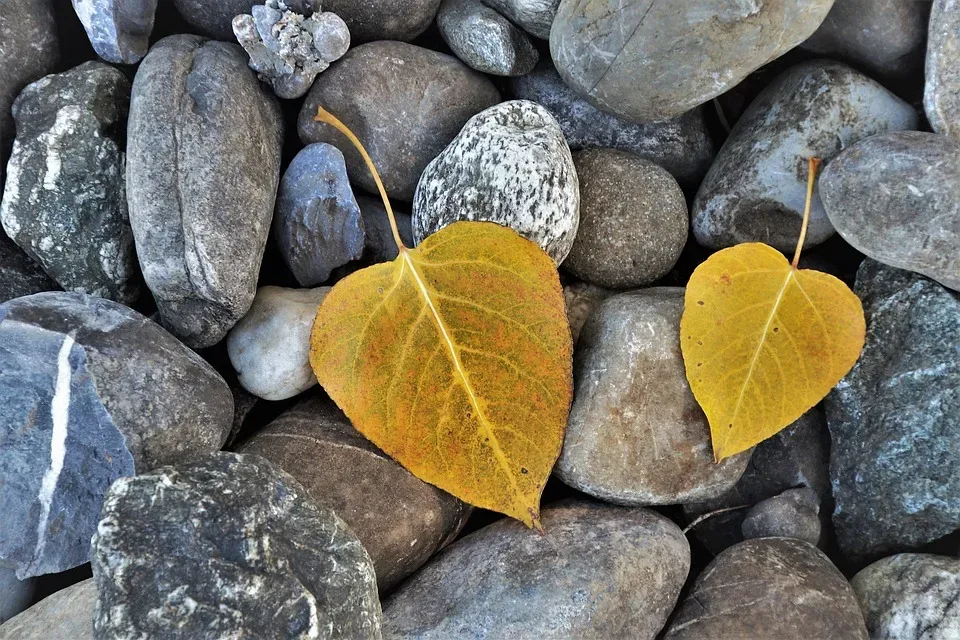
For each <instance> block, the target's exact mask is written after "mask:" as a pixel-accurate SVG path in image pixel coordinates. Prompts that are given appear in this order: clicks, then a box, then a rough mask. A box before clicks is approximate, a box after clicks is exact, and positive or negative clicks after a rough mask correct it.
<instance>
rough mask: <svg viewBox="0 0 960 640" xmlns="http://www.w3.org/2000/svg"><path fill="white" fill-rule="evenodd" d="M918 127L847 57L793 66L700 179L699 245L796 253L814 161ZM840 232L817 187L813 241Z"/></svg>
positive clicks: (695, 217) (911, 113)
mask: <svg viewBox="0 0 960 640" xmlns="http://www.w3.org/2000/svg"><path fill="white" fill-rule="evenodd" d="M917 124H918V117H917V113H916V111H915V110H914V109H913V107H911V106H910V105H909V104H907V103H906V102H904V101H903V100H901V99H900V98H898V97H897V96H895V95H893V94H892V93H890V92H889V91H887V90H886V89H884V88H883V87H882V86H880V85H879V84H877V83H876V82H874V81H873V80H871V79H870V78H868V77H866V76H865V75H863V74H861V73H859V72H857V71H855V70H853V69H851V68H850V67H848V66H846V65H844V64H841V63H839V62H831V61H829V60H814V61H810V62H805V63H802V64H799V65H796V66H794V67H791V68H790V69H788V70H787V71H785V72H784V73H782V74H781V75H779V76H778V77H777V78H775V79H774V80H773V81H772V82H771V83H770V84H769V85H767V87H766V88H765V89H764V90H763V91H762V92H761V93H760V95H758V96H757V97H756V99H755V100H754V101H753V102H752V103H751V104H750V107H749V108H748V109H747V111H746V112H745V113H744V114H743V116H741V118H740V120H739V121H737V124H736V126H735V127H734V128H733V131H731V132H730V137H729V138H727V141H726V143H725V144H724V145H723V148H721V149H720V153H719V154H718V155H717V159H716V161H715V162H714V163H713V166H711V167H710V171H709V172H708V173H707V176H706V177H705V178H704V180H703V183H702V184H701V185H700V190H699V192H698V193H697V197H696V200H695V201H694V203H693V210H692V214H691V217H692V226H693V232H694V235H695V236H696V238H697V242H699V243H700V244H701V245H702V246H704V247H707V248H710V249H720V248H723V247H729V246H733V245H735V244H739V243H741V242H765V243H767V244H769V245H771V246H773V247H775V248H777V249H780V250H783V251H787V250H790V251H792V250H793V248H794V247H795V246H796V244H797V238H798V237H799V236H800V225H801V222H802V220H803V208H804V203H805V201H806V193H807V159H808V158H810V157H811V156H815V157H817V158H821V159H822V160H824V161H827V162H829V161H830V160H831V159H832V158H833V157H834V156H836V155H837V154H838V153H839V152H841V151H842V150H843V149H845V148H847V147H849V146H850V145H852V144H853V143H855V142H857V141H859V140H862V139H863V138H866V137H868V136H872V135H876V134H878V133H886V132H888V131H900V130H903V129H915V128H916V127H917ZM833 233H834V229H833V226H832V225H831V224H830V220H829V219H828V218H827V214H826V212H825V211H824V209H823V203H822V202H821V201H820V197H819V195H818V194H815V195H814V198H813V204H812V207H811V210H810V227H809V230H808V234H807V240H806V246H807V247H813V246H816V245H818V244H820V243H821V242H823V241H824V240H826V239H827V238H829V237H830V236H831V235H833Z"/></svg>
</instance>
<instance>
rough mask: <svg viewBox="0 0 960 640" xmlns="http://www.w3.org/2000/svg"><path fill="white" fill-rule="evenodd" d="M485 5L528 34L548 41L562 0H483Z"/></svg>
mask: <svg viewBox="0 0 960 640" xmlns="http://www.w3.org/2000/svg"><path fill="white" fill-rule="evenodd" d="M483 4H485V5H487V6H488V7H493V8H494V9H496V10H497V11H499V12H500V13H502V14H503V15H505V16H506V17H507V18H509V19H510V22H512V23H514V24H516V25H519V26H520V27H522V28H523V29H524V30H525V31H526V32H527V33H530V34H533V35H535V36H536V37H538V38H541V39H543V40H546V39H548V38H549V37H550V27H552V26H553V19H554V18H555V17H556V15H557V7H558V6H560V0H483Z"/></svg>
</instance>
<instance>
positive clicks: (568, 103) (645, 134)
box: [510, 62, 716, 187]
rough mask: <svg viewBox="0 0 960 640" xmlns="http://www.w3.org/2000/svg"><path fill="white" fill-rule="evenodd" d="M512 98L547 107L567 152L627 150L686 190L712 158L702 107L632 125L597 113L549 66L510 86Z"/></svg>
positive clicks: (696, 182)
mask: <svg viewBox="0 0 960 640" xmlns="http://www.w3.org/2000/svg"><path fill="white" fill-rule="evenodd" d="M510 87H511V93H512V97H514V98H518V99H521V100H532V101H533V102H539V103H540V104H541V105H543V106H544V107H546V109H547V111H549V112H550V113H551V114H552V115H553V117H554V118H556V119H557V123H558V124H559V125H560V128H561V129H562V130H563V135H564V136H565V137H566V138H567V143H568V144H569V145H570V148H571V149H592V148H597V147H599V148H610V149H620V150H622V151H630V152H632V153H635V154H637V155H638V156H640V157H641V158H644V159H645V160H650V161H651V162H654V163H656V164H658V165H660V166H661V167H663V168H664V169H666V170H667V171H669V172H670V173H671V174H673V176H674V177H675V178H676V179H677V180H678V181H680V183H681V184H684V185H692V186H694V187H696V185H698V184H700V180H701V179H702V178H703V176H704V174H706V173H707V170H708V169H709V168H710V163H711V162H713V158H714V156H715V155H716V148H715V147H714V144H713V140H712V139H711V138H710V133H709V131H707V126H706V122H705V121H704V117H703V110H702V109H701V108H694V109H691V110H690V111H687V112H686V113H684V114H683V115H680V116H677V117H676V118H671V119H669V120H662V121H659V122H651V123H649V124H636V123H633V122H629V121H627V120H624V119H622V118H618V117H617V116H614V115H611V114H609V113H605V112H603V111H600V110H599V109H597V108H596V107H595V106H593V105H592V104H590V103H589V102H587V101H586V100H584V99H583V98H581V97H580V95H579V94H578V93H577V92H576V91H574V90H573V89H571V88H570V87H568V86H567V84H566V83H565V82H564V81H563V80H562V79H561V78H560V76H559V75H558V74H557V72H556V70H555V69H554V68H553V65H552V64H551V63H549V62H544V63H542V64H540V65H539V66H537V68H536V69H534V70H533V72H531V73H529V74H527V75H525V76H521V77H519V78H514V79H512V80H511V81H510Z"/></svg>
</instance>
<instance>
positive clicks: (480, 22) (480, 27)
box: [437, 0, 540, 76]
mask: <svg viewBox="0 0 960 640" xmlns="http://www.w3.org/2000/svg"><path fill="white" fill-rule="evenodd" d="M437 26H438V27H439V28H440V35H441V36H443V40H444V42H446V43H447V46H448V47H450V50H451V51H453V53H454V54H456V56H457V57H458V58H460V59H461V60H462V61H463V62H464V63H465V64H466V65H467V66H468V67H470V68H471V69H476V70H477V71H482V72H484V73H489V74H492V75H495V76H522V75H523V74H525V73H528V72H530V70H532V69H533V68H534V67H535V66H536V64H537V61H538V60H539V59H540V54H539V53H538V52H537V49H536V47H534V46H533V43H532V42H530V39H529V38H528V37H527V35H526V34H525V33H524V32H523V31H521V30H520V29H518V28H517V27H515V26H514V25H513V24H512V23H511V22H510V21H509V20H507V19H506V18H504V17H503V16H502V15H500V14H499V13H497V12H496V11H494V10H493V9H491V8H489V7H487V6H486V5H484V4H483V3H482V2H481V1H480V0H443V4H441V5H440V12H439V13H438V14H437Z"/></svg>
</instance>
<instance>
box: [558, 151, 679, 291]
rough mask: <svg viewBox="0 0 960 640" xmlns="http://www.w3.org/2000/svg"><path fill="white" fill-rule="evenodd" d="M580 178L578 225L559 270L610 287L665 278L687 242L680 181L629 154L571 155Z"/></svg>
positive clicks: (646, 161)
mask: <svg viewBox="0 0 960 640" xmlns="http://www.w3.org/2000/svg"><path fill="white" fill-rule="evenodd" d="M573 163H574V165H576V167H577V178H578V179H579V181H580V227H579V228H578V229H577V237H576V239H575V240H574V241H573V248H572V249H571V250H570V255H568V256H567V259H566V261H564V263H563V268H564V269H565V270H566V271H569V272H570V273H572V274H573V275H575V276H577V277H578V278H580V279H581V280H585V281H587V282H591V283H593V284H596V285H600V286H602V287H609V288H613V289H626V288H634V287H639V286H642V285H646V284H650V283H651V282H654V281H655V280H658V279H659V278H661V277H663V276H665V275H666V274H667V273H668V272H669V271H670V270H671V269H673V267H674V265H675V264H676V263H677V260H678V259H679V258H680V252H682V251H683V247H684V245H685V244H686V242H687V234H688V232H689V230H690V218H689V214H688V212H687V199H686V198H685V197H684V195H683V191H681V190H680V185H679V184H677V181H676V180H674V178H673V176H671V175H670V174H669V173H667V171H666V170H665V169H662V168H661V167H658V166H657V165H655V164H654V163H652V162H650V161H648V160H643V159H642V158H640V157H638V156H635V155H634V154H632V153H628V152H626V151H617V150H614V149H589V150H586V151H579V152H577V153H574V154H573Z"/></svg>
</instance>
